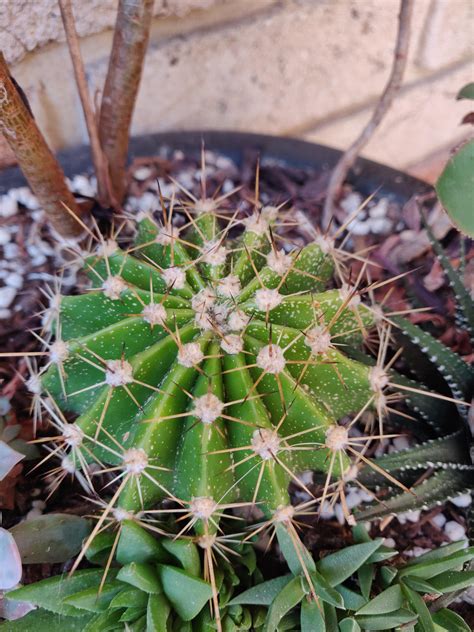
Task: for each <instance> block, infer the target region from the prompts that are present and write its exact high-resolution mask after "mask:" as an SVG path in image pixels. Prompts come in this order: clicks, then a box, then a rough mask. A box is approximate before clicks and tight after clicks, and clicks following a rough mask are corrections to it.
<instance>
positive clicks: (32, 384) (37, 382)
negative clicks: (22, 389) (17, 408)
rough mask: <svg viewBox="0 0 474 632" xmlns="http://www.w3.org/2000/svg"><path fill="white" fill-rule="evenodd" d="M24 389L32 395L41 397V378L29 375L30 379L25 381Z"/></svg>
mask: <svg viewBox="0 0 474 632" xmlns="http://www.w3.org/2000/svg"><path fill="white" fill-rule="evenodd" d="M26 388H27V389H28V390H29V392H30V393H33V395H41V391H42V388H41V378H40V376H39V375H34V374H33V375H31V376H30V378H29V379H28V380H27V381H26Z"/></svg>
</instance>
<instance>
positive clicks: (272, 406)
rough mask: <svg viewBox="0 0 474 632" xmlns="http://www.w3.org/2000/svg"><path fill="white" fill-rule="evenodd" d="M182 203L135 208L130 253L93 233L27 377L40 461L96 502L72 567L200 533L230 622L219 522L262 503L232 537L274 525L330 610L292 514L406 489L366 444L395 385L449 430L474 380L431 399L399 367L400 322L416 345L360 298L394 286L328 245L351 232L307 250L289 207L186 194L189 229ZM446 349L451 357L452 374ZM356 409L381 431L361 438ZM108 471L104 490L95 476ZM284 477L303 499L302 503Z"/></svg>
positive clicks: (420, 412)
mask: <svg viewBox="0 0 474 632" xmlns="http://www.w3.org/2000/svg"><path fill="white" fill-rule="evenodd" d="M174 206H175V203H174V201H173V200H172V201H171V203H170V204H169V205H168V206H166V205H165V204H164V203H163V206H162V220H161V222H157V221H156V220H155V219H154V218H153V217H152V216H145V217H141V218H140V219H139V220H138V221H137V231H136V239H135V243H134V245H133V246H132V247H130V248H128V249H127V250H123V249H121V248H120V247H119V246H118V244H117V242H116V240H115V239H114V238H111V239H108V240H105V239H104V238H103V237H102V236H101V235H100V233H99V232H98V231H97V234H95V233H93V232H92V231H90V233H91V235H92V236H93V237H94V240H95V241H96V242H97V244H96V248H95V250H94V252H92V253H87V255H86V256H85V257H84V263H85V268H86V270H87V272H88V275H89V277H90V280H91V285H92V287H90V288H88V289H87V291H85V292H83V293H82V294H78V295H73V296H65V297H61V298H60V299H58V297H57V295H56V294H53V301H52V308H51V310H50V311H49V312H48V313H47V315H46V318H45V323H47V325H48V327H46V330H45V333H44V336H45V337H44V342H45V350H44V352H43V355H44V356H45V357H46V362H45V363H44V365H43V367H42V369H41V370H40V372H39V373H33V374H32V377H31V378H30V379H29V380H28V382H27V386H28V388H29V389H30V391H31V392H32V393H33V395H34V401H35V410H36V411H37V410H38V408H39V407H41V408H42V409H43V410H44V411H45V412H46V413H47V415H48V418H49V419H50V420H51V422H52V424H53V425H54V427H55V428H56V430H57V433H58V434H57V436H55V437H54V438H53V439H52V443H53V447H52V448H50V453H49V455H48V457H46V459H45V460H47V459H49V458H52V457H54V458H57V457H59V458H60V460H61V464H60V467H59V468H58V469H57V470H53V472H52V482H51V484H52V488H53V489H55V486H56V485H57V484H58V482H59V481H60V480H61V479H62V478H63V477H64V476H66V475H69V474H70V475H76V476H77V477H78V479H79V482H80V483H81V485H82V486H83V488H84V489H85V490H86V491H87V492H88V493H89V494H90V495H91V496H92V497H93V498H95V499H96V500H95V502H96V503H97V504H98V505H99V506H100V509H101V511H100V513H99V515H98V518H97V522H96V525H95V527H94V528H93V529H92V531H91V533H90V535H89V537H88V538H87V540H86V542H85V544H84V547H83V549H82V552H81V554H80V555H79V556H78V558H77V559H76V561H75V563H74V566H73V571H74V570H75V569H76V568H77V567H78V566H79V564H80V562H81V560H82V559H83V558H84V556H85V555H87V554H88V551H89V550H90V549H91V547H94V546H95V544H94V543H95V542H96V541H97V538H100V537H101V536H102V535H103V531H104V530H107V529H111V528H115V529H116V536H115V539H114V545H113V546H112V549H111V552H110V557H109V562H108V563H107V565H106V571H107V570H109V567H110V564H111V563H112V559H113V557H114V554H115V550H116V547H117V546H120V542H121V538H122V533H123V528H124V525H125V524H127V523H130V522H133V523H136V524H138V525H139V526H142V527H146V528H147V529H149V530H151V531H154V532H155V533H159V534H161V535H163V536H164V535H169V534H171V535H172V536H173V537H174V538H175V539H176V541H180V540H181V539H183V538H184V539H189V538H191V539H192V541H193V542H194V543H195V544H197V545H199V547H200V549H202V550H203V555H204V570H205V575H204V577H205V580H206V581H209V583H210V590H211V592H210V593H209V594H208V598H210V599H211V600H212V611H213V612H214V616H215V620H216V626H217V628H218V630H221V629H223V628H222V618H221V616H220V609H219V608H220V600H219V594H218V584H219V582H218V581H217V579H216V573H218V572H219V568H218V564H216V559H217V558H218V557H219V556H222V555H224V556H225V555H226V551H227V550H228V544H227V543H226V539H225V538H226V536H224V535H223V532H224V531H223V530H224V529H225V531H226V532H227V533H229V537H231V538H232V537H233V535H232V534H233V533H235V531H236V530H237V528H238V527H240V522H237V523H236V520H242V519H243V518H244V517H245V519H246V520H247V521H250V522H255V521H256V520H259V519H260V518H259V517H258V513H259V512H260V515H261V516H262V517H261V521H260V522H259V523H258V524H256V525H255V524H254V525H253V526H252V527H251V529H250V530H249V531H248V532H247V535H246V534H245V533H244V534H243V535H242V534H240V535H239V536H238V538H240V539H243V540H244V541H248V540H250V539H251V538H252V536H253V535H256V534H258V533H260V532H262V531H268V530H273V531H274V533H275V534H276V537H277V539H278V541H279V544H280V547H281V550H282V552H283V553H284V555H285V557H286V559H287V561H288V564H289V565H290V568H291V567H292V565H293V566H294V559H297V560H298V564H297V565H298V566H299V567H300V568H301V572H302V573H303V575H304V581H305V582H306V583H307V585H308V587H309V592H310V594H311V596H312V598H313V601H315V602H316V603H319V597H318V595H317V591H316V588H315V586H314V582H313V578H312V575H311V572H312V571H311V568H312V566H314V562H313V560H312V558H311V556H310V555H309V553H308V552H307V551H306V549H305V548H304V546H303V544H302V542H301V540H300V537H299V534H298V525H299V516H304V515H305V514H307V513H308V512H309V511H311V510H313V508H314V505H315V504H316V501H317V500H318V501H320V504H321V506H322V505H323V503H324V501H326V499H329V500H330V502H336V501H337V500H340V502H341V505H342V508H343V511H344V514H345V516H346V518H347V520H348V521H349V522H350V523H353V522H354V518H353V516H352V515H351V514H350V511H349V509H348V508H347V505H346V501H345V491H344V488H345V483H346V482H347V481H354V483H355V484H360V485H361V486H363V488H364V489H366V485H368V484H369V483H371V482H373V479H375V488H376V487H377V485H380V481H381V480H382V481H385V485H387V481H388V485H394V486H398V487H399V488H402V489H403V490H404V492H405V494H408V496H409V497H412V496H413V492H411V490H410V489H409V486H410V485H411V483H412V481H405V480H404V477H403V476H401V477H398V474H399V473H400V472H399V470H400V468H398V469H397V468H395V469H393V468H391V467H390V463H389V464H388V466H387V467H386V468H384V466H383V464H380V465H379V464H377V463H376V462H374V461H372V460H371V459H369V458H367V456H365V447H366V446H368V443H369V442H370V441H372V440H373V439H377V438H381V437H383V436H386V435H385V434H384V420H385V418H386V417H387V416H388V415H389V414H392V415H399V414H400V413H398V412H397V411H396V410H395V409H394V408H393V407H392V402H394V401H397V400H398V399H400V396H401V395H403V398H404V399H405V401H406V404H407V405H408V407H409V408H410V409H411V412H412V413H413V414H415V415H416V416H417V417H418V418H419V421H418V422H415V423H419V424H420V425H423V424H424V425H425V426H426V427H429V428H431V426H433V427H438V426H439V425H440V424H441V425H442V420H440V411H441V410H442V407H443V406H444V405H454V404H456V405H457V406H459V407H461V406H462V405H463V402H462V400H461V399H459V398H461V397H463V398H464V397H465V396H466V395H467V386H468V384H469V380H470V379H471V377H469V375H471V374H469V368H468V367H467V365H465V363H463V362H462V361H461V360H459V361H457V359H456V362H453V370H452V371H451V365H449V370H448V373H445V377H446V378H448V377H449V380H448V385H449V387H450V388H451V392H449V391H448V392H447V393H446V394H443V393H441V394H437V393H435V392H433V391H432V390H431V389H430V388H427V387H426V386H424V385H423V384H422V383H418V382H415V381H414V380H412V379H411V378H407V377H405V376H402V375H398V374H397V373H396V372H395V371H394V370H393V364H394V363H395V361H396V360H397V358H398V356H399V354H400V351H399V352H397V353H395V354H393V352H391V351H390V345H391V341H392V339H393V330H394V327H395V326H401V327H402V329H403V331H404V335H406V336H408V337H411V338H413V337H414V336H413V331H412V329H411V325H410V324H409V323H406V324H404V323H403V321H401V320H399V315H398V314H395V313H387V312H384V311H383V310H382V309H381V308H380V306H377V305H372V304H370V301H369V302H368V303H367V304H366V303H363V302H362V301H361V297H362V296H366V297H368V298H369V299H370V297H371V296H372V290H374V289H375V288H377V287H380V286H381V285H384V284H385V283H386V282H380V283H375V284H371V285H369V286H368V287H362V286H361V281H362V277H363V274H364V270H365V266H366V263H364V264H363V267H362V270H361V273H360V275H359V278H358V279H357V280H356V281H355V283H353V284H352V285H351V284H350V283H349V279H350V276H351V275H350V271H349V270H348V267H347V259H348V255H347V254H346V253H344V252H342V251H341V250H340V249H339V248H338V247H337V246H336V241H335V240H336V238H337V237H338V236H339V235H340V233H341V232H342V231H343V229H344V227H342V228H341V229H340V230H339V231H338V233H336V235H335V236H333V237H330V236H328V235H321V234H315V238H314V241H313V242H312V243H310V244H308V245H306V246H304V247H299V246H297V245H296V244H294V243H293V242H292V241H291V239H286V238H285V237H284V234H285V230H286V231H287V229H288V227H290V226H291V221H290V220H289V219H288V217H287V215H286V214H285V212H284V211H282V210H281V209H280V208H275V207H261V206H260V205H259V204H257V205H256V207H255V210H254V212H253V214H251V215H250V216H248V217H244V218H243V219H242V218H239V217H238V213H234V214H230V213H226V212H224V211H223V210H222V209H220V208H219V206H218V204H217V203H216V201H215V200H210V199H201V200H196V199H194V198H193V200H192V202H190V203H187V202H182V203H181V204H180V207H179V211H180V214H181V218H183V217H184V218H185V219H184V222H185V223H184V225H183V224H181V226H180V227H179V228H178V224H177V223H176V224H175V223H174V221H173V207H174ZM362 260H363V257H362ZM363 261H364V260H363ZM373 334H376V336H375V339H376V341H377V343H378V347H377V348H378V351H377V352H376V354H375V355H376V358H375V359H374V358H371V357H369V356H366V355H364V353H363V352H362V344H363V343H364V342H367V346H368V347H369V348H373V346H372V345H373V342H374V335H373ZM415 338H416V336H415ZM423 344H424V343H423ZM437 344H439V343H437ZM439 351H440V350H439V349H437V352H439ZM450 353H451V352H449V351H448V350H443V354H445V355H443V368H446V367H447V366H448V364H447V362H448V360H449V361H452V360H453V358H452V355H453V354H451V355H450ZM389 354H391V356H390V355H389ZM445 356H446V357H445ZM445 360H446V362H445ZM466 372H467V373H466ZM467 374H469V375H468V377H467V378H466V375H467ZM433 398H435V399H433ZM434 401H436V402H437V403H436V405H433V402H434ZM66 414H67V415H68V417H66V416H65V415H66ZM70 414H73V415H76V416H77V418H76V419H75V421H74V422H71V421H70V420H69V419H70V417H69V415H70ZM362 419H364V420H365V423H366V427H367V429H370V430H371V429H373V428H374V427H375V428H376V431H375V434H374V433H373V432H370V433H368V435H367V436H365V435H363V436H353V433H352V432H351V429H352V427H353V426H354V425H355V424H356V423H357V422H359V421H361V420H362ZM377 422H378V423H377ZM426 422H428V424H426ZM429 424H431V425H429ZM48 441H51V438H49V439H48ZM308 469H310V470H316V471H317V472H319V473H320V475H321V476H322V481H323V492H322V495H321V498H318V499H316V498H314V496H313V494H312V492H311V491H310V490H309V489H308V488H307V486H306V485H305V483H304V482H303V479H302V478H301V477H300V473H301V472H304V471H305V470H308ZM402 469H403V468H402ZM361 470H362V473H361V474H360V471H361ZM367 472H369V474H367ZM101 474H102V475H104V476H106V477H108V483H107V485H106V487H105V493H104V491H103V492H102V493H101V496H102V497H104V498H105V500H103V499H100V498H99V499H97V496H96V494H97V492H96V491H95V486H94V477H97V476H98V475H101ZM359 475H360V476H361V479H360V480H358V477H359ZM371 477H372V478H371ZM366 479H370V480H366ZM290 483H294V484H295V485H296V486H299V487H300V488H302V489H303V490H304V491H305V492H306V493H307V494H309V497H310V500H308V501H306V502H303V503H302V504H301V505H299V506H293V505H292V504H291V502H290V496H289V491H288V488H289V484H290ZM250 511H252V512H253V513H252V514H250ZM256 511H257V513H256ZM236 514H238V515H236ZM170 516H173V517H174V520H170V519H169V518H170ZM229 523H230V525H232V524H234V525H235V524H237V526H236V527H235V528H230V527H229ZM235 537H237V536H235ZM295 556H296V558H295ZM292 559H293V562H292V561H291V560H292ZM292 570H293V568H292ZM103 581H105V580H102V582H103ZM102 585H103V584H102V583H101V587H102ZM206 585H207V584H206Z"/></svg>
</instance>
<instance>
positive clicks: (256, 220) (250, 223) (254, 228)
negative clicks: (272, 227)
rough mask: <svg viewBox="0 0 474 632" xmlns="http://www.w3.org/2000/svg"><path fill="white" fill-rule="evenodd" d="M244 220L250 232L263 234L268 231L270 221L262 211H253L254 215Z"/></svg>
mask: <svg viewBox="0 0 474 632" xmlns="http://www.w3.org/2000/svg"><path fill="white" fill-rule="evenodd" d="M242 221H243V224H244V225H245V228H246V229H247V231H248V232H249V233H255V234H256V235H259V236H261V235H265V234H266V233H267V232H268V221H267V220H266V219H265V217H264V216H263V215H262V214H261V213H257V212H256V213H253V215H250V217H246V218H245V219H244V220H242Z"/></svg>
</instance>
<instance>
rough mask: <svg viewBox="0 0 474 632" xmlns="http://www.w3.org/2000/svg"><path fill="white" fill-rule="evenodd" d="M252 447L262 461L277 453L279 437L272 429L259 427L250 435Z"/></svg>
mask: <svg viewBox="0 0 474 632" xmlns="http://www.w3.org/2000/svg"><path fill="white" fill-rule="evenodd" d="M252 449H253V451H254V452H255V454H258V456H259V457H261V458H262V459H263V460H264V461H268V460H269V459H272V458H273V457H275V456H276V455H277V454H278V451H279V449H280V438H279V437H278V434H277V433H276V432H275V431H274V430H270V429H269V428H259V429H258V430H255V432H254V433H253V435H252Z"/></svg>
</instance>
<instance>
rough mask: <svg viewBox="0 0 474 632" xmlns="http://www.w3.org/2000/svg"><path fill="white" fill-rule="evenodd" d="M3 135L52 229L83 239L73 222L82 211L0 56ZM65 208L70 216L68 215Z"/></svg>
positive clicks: (77, 225)
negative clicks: (68, 210)
mask: <svg viewBox="0 0 474 632" xmlns="http://www.w3.org/2000/svg"><path fill="white" fill-rule="evenodd" d="M0 132H2V133H3V135H4V136H5V139H6V141H7V143H8V144H9V145H10V147H11V149H12V150H13V152H14V154H15V156H16V159H17V160H18V164H19V166H20V168H21V170H22V172H23V174H24V176H25V178H26V179H27V181H28V184H29V185H30V187H31V190H32V191H33V193H34V194H35V195H36V197H37V198H38V201H39V203H40V204H41V206H42V208H43V209H44V211H45V213H46V215H47V216H48V218H49V220H50V222H51V225H52V226H53V228H54V229H55V230H56V231H57V232H58V233H59V234H60V235H62V236H64V237H68V238H69V237H78V236H79V235H81V234H82V227H81V225H80V224H79V223H78V222H77V221H76V220H75V219H74V215H76V216H79V215H80V210H79V207H78V205H77V203H76V200H75V199H74V196H73V194H72V193H71V191H70V190H69V189H68V187H67V185H66V181H65V178H64V172H63V170H62V169H61V166H60V164H59V162H58V161H57V160H56V158H55V156H54V154H53V152H52V151H51V149H50V148H49V146H48V143H47V142H46V140H45V138H44V136H43V134H42V133H41V131H40V130H39V128H38V126H37V125H36V121H35V119H34V117H33V114H32V113H31V110H30V108H29V105H28V102H27V101H26V98H25V97H24V95H23V94H22V93H21V88H19V86H18V85H17V84H16V82H14V80H13V79H12V77H11V76H10V72H9V70H8V66H7V64H6V62H5V59H4V57H3V55H2V53H1V52H0ZM64 206H67V207H68V208H69V209H70V211H71V213H67V212H66V210H65V209H64Z"/></svg>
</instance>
